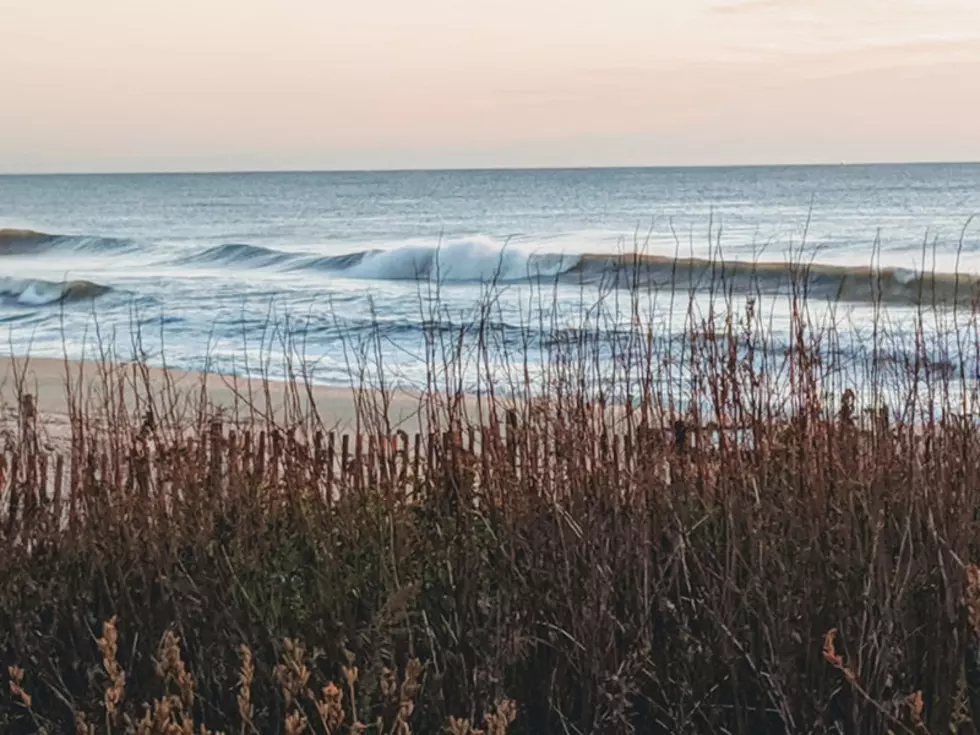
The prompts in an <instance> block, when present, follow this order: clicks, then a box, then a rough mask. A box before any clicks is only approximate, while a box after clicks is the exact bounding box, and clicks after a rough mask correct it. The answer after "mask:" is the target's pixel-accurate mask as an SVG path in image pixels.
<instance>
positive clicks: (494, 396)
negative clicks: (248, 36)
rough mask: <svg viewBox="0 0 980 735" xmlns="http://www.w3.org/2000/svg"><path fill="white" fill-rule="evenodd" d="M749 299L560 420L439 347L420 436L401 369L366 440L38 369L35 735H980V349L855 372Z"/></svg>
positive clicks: (253, 406)
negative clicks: (979, 386) (775, 330)
mask: <svg viewBox="0 0 980 735" xmlns="http://www.w3.org/2000/svg"><path fill="white" fill-rule="evenodd" d="M631 296H632V298H633V299H634V304H635V305H637V306H635V308H639V306H638V305H639V304H640V303H641V299H642V297H643V295H642V294H637V293H634V294H632V295H631ZM718 296H719V308H718V310H717V311H712V313H710V314H704V313H703V312H698V311H697V310H696V309H695V307H694V306H693V304H691V305H687V306H686V307H684V308H687V309H688V313H689V316H690V318H689V320H688V333H687V335H686V338H685V339H684V340H682V341H680V342H677V341H674V342H671V343H670V344H673V345H675V347H673V348H670V349H669V350H667V351H666V352H664V351H662V350H661V348H660V347H658V346H657V345H658V344H660V343H657V342H655V340H654V339H653V335H652V333H650V332H647V331H644V330H633V331H631V332H629V333H628V334H625V335H624V334H623V333H621V332H616V333H615V334H614V335H613V337H608V336H607V333H606V332H604V331H603V330H602V329H600V328H599V326H598V324H597V323H596V322H592V324H593V326H592V327H588V326H586V327H583V328H582V329H579V330H578V331H576V332H575V333H574V335H573V337H572V338H569V339H566V340H563V341H555V342H553V343H550V344H549V346H548V349H547V350H546V351H545V354H546V356H547V360H546V365H545V366H544V370H543V371H542V373H543V376H544V377H543V378H542V379H543V380H544V385H543V389H542V388H541V386H538V389H535V390H533V391H532V389H531V387H530V386H531V384H532V383H533V381H532V380H531V379H530V378H528V379H527V380H525V381H524V382H523V383H522V382H521V381H520V379H519V376H520V375H521V374H522V369H523V372H524V374H525V375H526V374H527V373H528V369H527V366H526V364H522V356H521V352H520V349H519V348H518V349H515V348H514V347H513V346H507V347H505V348H501V347H499V346H495V344H494V341H493V338H492V334H489V332H488V333H487V334H485V335H484V333H483V332H482V331H481V323H482V324H485V323H486V322H481V321H480V320H479V319H477V320H476V321H474V322H473V323H470V324H467V325H466V326H465V327H461V328H460V329H461V330H462V329H465V330H467V333H468V334H469V335H476V339H475V343H476V345H477V347H476V350H475V351H474V352H468V353H465V354H464V351H463V350H462V349H461V347H460V345H462V344H463V342H464V340H463V339H462V336H459V338H458V339H454V337H453V335H452V334H446V332H445V331H439V332H438V333H436V332H433V334H432V336H431V342H430V349H428V350H427V352H426V359H427V361H428V363H429V380H428V382H427V385H426V386H424V387H423V389H422V390H419V391H418V392H417V393H416V394H413V396H412V398H411V401H412V402H414V403H415V405H416V406H417V411H416V413H415V414H413V415H414V416H416V417H425V421H424V422H423V421H421V420H419V421H418V422H417V423H415V424H412V425H407V424H405V423H404V421H401V422H395V423H393V422H392V421H391V417H390V410H391V408H392V405H393V403H392V401H393V400H394V398H393V396H394V395H395V394H394V392H393V389H391V388H390V387H386V386H385V384H384V382H383V380H380V378H382V377H383V375H384V366H383V364H382V363H381V362H380V361H379V360H375V359H374V358H372V353H371V352H370V350H367V351H361V352H359V353H357V354H359V355H360V358H359V360H360V361H361V363H360V364H361V367H362V368H363V369H361V370H360V371H357V370H355V371H352V374H354V375H357V376H360V378H361V379H363V380H364V381H365V382H364V383H363V384H361V385H355V386H354V388H355V390H354V391H352V392H350V394H349V397H348V401H349V406H348V408H346V409H344V410H345V411H347V412H348V414H349V416H350V417H353V421H347V422H346V423H345V427H344V428H338V426H336V425H335V424H334V423H332V421H331V417H332V416H333V415H334V413H335V412H338V411H340V407H339V403H338V401H339V400H340V398H339V396H338V395H336V394H333V397H332V398H331V401H333V402H332V403H331V402H329V401H328V402H326V403H325V402H324V401H323V400H322V396H323V393H322V389H319V388H317V387H316V386H314V385H312V383H311V382H310V381H309V380H308V377H307V376H304V375H303V374H302V373H298V374H295V375H293V376H292V377H289V378H287V380H286V381H284V382H281V383H274V382H273V381H271V380H269V379H268V378H264V379H263V378H261V377H260V378H257V379H253V380H251V381H246V382H245V383H243V384H241V385H239V384H238V383H235V384H234V385H235V389H234V390H231V392H230V393H229V390H230V389H229V388H228V380H229V379H227V378H223V379H221V380H222V381H223V382H222V385H224V388H223V389H222V390H224V391H225V392H224V393H222V396H221V400H220V401H218V400H215V393H214V390H213V387H209V385H212V386H213V382H212V383H211V384H209V383H208V382H207V381H206V380H204V379H203V378H200V379H199V380H198V381H197V382H195V381H194V380H193V379H192V380H191V383H190V385H188V384H186V383H184V384H180V383H179V381H176V380H175V379H174V378H173V375H174V374H173V373H168V372H166V371H161V370H158V369H155V368H151V367H149V366H148V365H146V364H145V363H143V362H141V361H139V360H136V361H135V362H131V363H128V364H127V365H125V366H124V367H123V369H120V368H119V366H118V365H115V366H114V365H113V363H112V362H111V361H109V360H107V361H104V362H99V361H97V362H96V363H94V366H93V365H90V366H89V367H88V368H87V370H88V372H87V373H83V372H82V369H83V368H82V366H81V365H80V364H77V363H71V362H70V361H65V362H63V363H57V362H55V363H50V362H49V363H44V364H35V366H34V368H33V370H34V372H33V373H32V372H31V370H32V368H31V366H30V364H24V363H17V365H19V367H15V366H11V365H8V367H7V370H8V374H9V375H10V376H11V385H12V388H11V389H10V392H9V393H8V396H10V397H11V398H10V400H8V403H9V404H10V405H8V406H7V408H8V409H9V418H10V420H9V421H8V423H7V424H6V427H7V428H6V435H5V437H4V443H5V447H4V453H3V455H2V456H3V459H2V462H0V474H2V476H3V479H2V481H0V490H2V494H0V529H2V531H0V541H2V546H3V548H2V549H0V662H2V663H3V665H4V668H5V673H6V681H5V682H4V687H3V690H2V691H0V729H2V731H3V732H11V733H17V732H24V733H28V732H30V733H33V732H49V733H60V732H78V733H125V732H133V733H184V732H186V733H191V732H219V731H220V732H225V733H299V732H316V733H331V734H333V733H348V732H372V733H375V732H377V733H382V732H383V733H409V732H415V733H434V732H452V733H476V732H485V733H504V732H510V733H627V732H655V733H703V732H729V733H797V732H811V733H831V732H848V733H882V734H884V733H890V732H902V733H925V732H930V733H937V734H938V733H943V734H945V733H950V732H968V731H975V726H974V720H975V718H978V717H980V569H978V568H977V567H975V566H973V563H974V562H977V561H980V517H978V509H980V473H978V472H977V471H976V468H977V467H978V466H980V426H978V424H977V422H976V421H975V420H974V417H975V411H974V407H975V405H976V403H975V401H976V396H975V394H974V393H973V392H972V388H970V384H969V376H972V375H975V372H976V371H975V370H974V369H972V368H971V364H972V363H971V362H970V360H971V358H970V355H975V354H976V350H975V348H974V347H970V345H974V344H976V339H975V332H971V331H970V330H971V325H972V324H974V322H973V321H972V319H973V318H972V316H971V315H970V314H966V319H965V321H960V322H956V324H955V328H954V329H951V330H946V331H941V330H938V331H936V330H934V331H932V332H930V331H928V330H927V329H926V323H927V322H926V320H927V319H928V320H933V322H935V321H936V320H939V319H941V318H945V317H942V316H941V315H940V314H939V312H934V311H930V310H928V309H926V308H924V307H922V308H921V309H920V312H919V313H920V314H921V315H922V319H921V320H920V321H919V322H918V325H919V326H918V327H917V328H916V329H915V330H914V331H913V333H912V336H911V348H910V350H909V351H908V352H906V353H903V357H902V358H901V359H896V357H895V354H896V353H895V351H894V349H892V346H889V345H885V344H884V343H883V342H879V341H878V340H877V338H875V339H874V340H871V341H869V343H868V344H867V345H866V347H867V349H866V351H865V352H863V353H861V357H860V362H859V364H858V365H857V368H856V369H855V370H853V371H850V372H846V373H845V372H841V371H840V370H837V369H835V367H834V365H832V364H830V363H829V362H828V357H827V355H828V345H833V344H835V339H836V337H837V336H839V332H837V331H835V325H834V323H832V322H827V321H824V322H821V323H820V325H819V327H816V326H814V323H815V322H814V320H813V319H812V318H811V316H810V310H809V306H808V303H807V299H806V294H805V292H804V291H802V290H801V291H799V292H794V293H793V294H791V295H790V297H789V309H788V313H789V315H790V316H789V319H790V327H789V330H788V334H789V335H790V336H791V339H790V341H789V343H788V344H782V343H780V344H779V346H778V349H777V348H776V345H777V340H776V339H775V337H774V336H773V334H772V331H771V328H770V327H769V326H768V322H767V320H766V317H765V316H764V315H763V314H762V312H761V310H760V309H759V308H758V307H757V305H756V304H755V302H754V301H753V300H751V299H750V300H749V302H748V303H747V304H741V305H738V304H735V302H734V301H733V300H732V299H731V298H730V295H726V294H725V292H724V288H723V284H722V286H721V287H720V290H719V294H718ZM488 303H489V301H488ZM699 303H702V304H703V300H702V301H701V302H699ZM487 313H488V312H484V316H486V314H487ZM882 314H883V316H882V319H884V312H882ZM882 323H883V322H882ZM582 324H585V325H588V324H590V322H588V320H585V321H583V322H582ZM876 324H877V322H876ZM535 326H540V325H535ZM536 333H538V332H536ZM875 334H876V335H877V334H878V332H877V331H876V332H875ZM937 334H939V335H940V336H939V337H937V336H936V335H937ZM606 340H611V341H609V342H607V341H606ZM937 340H944V341H943V342H941V343H940V342H938V341H937ZM944 345H946V346H947V347H950V346H955V347H957V349H956V351H955V355H956V357H955V358H953V357H951V355H953V354H954V353H953V350H952V349H945V350H944V348H943V346H944ZM675 350H676V351H675ZM936 355H940V356H941V359H938V362H941V363H942V364H941V365H940V367H939V368H937V357H936ZM944 360H945V362H942V361H944ZM355 361H356V360H355ZM501 362H508V364H509V365H511V366H512V367H513V368H515V373H516V375H518V379H517V380H515V382H514V383H513V384H511V385H509V386H507V388H508V390H503V389H502V388H499V379H498V378H497V373H496V372H495V371H496V368H495V367H491V366H496V365H499V364H501ZM610 364H611V365H620V366H622V367H621V368H616V369H615V370H613V371H611V372H610V370H609V369H608V366H609V365H610ZM473 365H476V366H485V368H484V370H483V372H482V373H481V374H482V375H483V378H484V379H483V380H482V381H481V382H480V383H479V390H477V391H469V390H465V391H464V390H463V388H462V386H463V385H464V380H463V377H462V376H463V372H464V371H465V370H469V369H471V368H472V366H473ZM677 366H683V367H684V372H683V375H682V376H681V377H677V376H676V375H675V373H674V372H673V369H674V368H676V367H677ZM58 371H60V373H59V372H58ZM42 372H43V373H44V375H41V378H40V379H39V378H38V375H39V373H42ZM58 374H60V375H62V376H63V378H64V379H63V380H62V381H61V382H62V391H61V395H60V398H59V400H60V401H61V403H60V404H58V405H61V406H63V413H62V419H63V422H62V423H63V432H62V435H61V437H60V440H58V441H55V440H53V439H52V438H51V437H50V436H49V432H48V431H47V428H46V424H45V420H46V417H47V415H48V414H51V413H52V412H54V411H55V409H54V406H55V403H54V399H53V398H52V396H51V395H50V392H51V391H52V390H53V385H54V381H55V378H54V377H53V376H55V375H58ZM854 376H859V377H862V380H863V382H861V383H857V382H854V381H855V377H854ZM183 377H186V376H183ZM192 378H193V376H192ZM212 380H213V376H212ZM39 385H43V386H46V387H45V388H44V390H43V391H42V393H43V395H42V394H39V392H38V390H37V387H38V386H39ZM964 386H965V387H964ZM357 388H363V390H356V389H357ZM318 391H320V392H318ZM229 396H230V397H231V402H230V404H229V403H228V401H229ZM886 397H887V400H888V402H887V403H886V401H885V398H886ZM399 400H407V399H404V398H402V399H399ZM271 403H277V406H278V407H277V409H276V410H269V408H268V407H269V405H270V404H271ZM403 405H407V404H403ZM39 406H40V407H41V408H40V409H39ZM314 409H316V410H314ZM402 418H404V417H402ZM345 437H346V438H345ZM8 666H9V668H7V667H8ZM977 721H978V722H980V720H977Z"/></svg>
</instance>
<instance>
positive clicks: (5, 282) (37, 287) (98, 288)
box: [0, 276, 112, 306]
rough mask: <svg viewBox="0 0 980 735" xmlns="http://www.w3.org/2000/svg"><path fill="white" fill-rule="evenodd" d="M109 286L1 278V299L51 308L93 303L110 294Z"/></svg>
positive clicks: (18, 303) (80, 281)
mask: <svg viewBox="0 0 980 735" xmlns="http://www.w3.org/2000/svg"><path fill="white" fill-rule="evenodd" d="M111 291H112V289H111V288H110V287H109V286H103V285H102V284H99V283H93V282H92V281H85V280H79V281H60V282H58V281H46V280H43V279H40V278H11V277H9V276H4V277H0V299H2V300H4V301H8V302H13V303H15V304H17V305H19V306H51V305H54V304H68V303H75V302H80V301H92V300H94V299H97V298H99V297H101V296H105V295H106V294H108V293H110V292H111Z"/></svg>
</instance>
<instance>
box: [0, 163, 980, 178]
mask: <svg viewBox="0 0 980 735" xmlns="http://www.w3.org/2000/svg"><path fill="white" fill-rule="evenodd" d="M976 165H980V160H911V161H898V160H882V161H840V162H837V163H830V162H812V161H811V162H805V163H731V164H679V165H665V164H653V165H645V164H637V165H595V166H450V167H446V166H439V167H433V168H425V167H396V168H322V169H318V168H309V169H307V168H243V169H233V168H229V169H206V168H202V169H170V170H147V169H129V170H127V169H117V170H105V171H98V170H93V171H0V177H15V176H16V177H28V176H38V177H41V176H209V175H210V176H215V175H229V174H231V175H257V174H382V173H384V174H406V173H490V172H498V173H508V172H509V173H524V172H537V171H542V172H548V171H554V172H561V171H575V172H584V171H683V170H708V171H711V170H722V171H723V170H735V169H764V168H848V167H855V168H856V167H870V166H880V167H886V166H976Z"/></svg>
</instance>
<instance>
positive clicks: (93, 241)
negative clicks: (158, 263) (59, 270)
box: [0, 228, 135, 256]
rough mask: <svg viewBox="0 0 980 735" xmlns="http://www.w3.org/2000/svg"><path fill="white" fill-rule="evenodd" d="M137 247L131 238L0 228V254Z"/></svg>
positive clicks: (117, 249) (110, 250) (114, 249)
mask: <svg viewBox="0 0 980 735" xmlns="http://www.w3.org/2000/svg"><path fill="white" fill-rule="evenodd" d="M133 247H135V245H134V243H132V242H131V241H130V240H123V239H120V238H116V237H98V236H90V235H53V234H50V233H47V232H38V231H37V230H23V229H11V228H8V229H0V256H3V255H34V254H38V253H43V252H45V251H48V250H62V251H63V250H69V251H74V252H91V253H99V252H119V251H121V250H128V249H131V248H133Z"/></svg>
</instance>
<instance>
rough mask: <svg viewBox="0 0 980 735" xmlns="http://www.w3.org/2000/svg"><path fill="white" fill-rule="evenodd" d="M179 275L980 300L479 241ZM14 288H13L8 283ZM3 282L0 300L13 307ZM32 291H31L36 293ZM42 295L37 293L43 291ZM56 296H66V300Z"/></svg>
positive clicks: (280, 257) (48, 237)
mask: <svg viewBox="0 0 980 735" xmlns="http://www.w3.org/2000/svg"><path fill="white" fill-rule="evenodd" d="M133 247H136V245H135V243H133V242H132V241H128V240H121V239H114V238H101V237H86V236H81V235H67V236H66V235H52V234H48V233H44V232H37V231H34V230H18V229H0V256H3V255H7V254H24V253H39V252H45V251H46V250H50V249H55V250H57V251H58V252H61V251H63V249H70V250H71V251H77V250H83V251H86V252H118V251H119V250H120V249H126V248H133ZM170 262H171V263H172V264H174V265H178V266H185V267H200V266H207V267H215V266H221V267H229V268H242V269H275V270H279V271H286V272H290V273H311V274H327V275H333V276H336V277H342V278H352V279H368V280H381V281H415V280H439V281H442V282H456V283H488V282H496V283H514V282H521V281H527V280H536V279H544V280H553V281H557V282H559V283H566V284H578V285H582V284H587V285H588V284H591V285H603V286H606V287H611V288H617V287H618V288H623V287H638V288H645V289H655V290H668V291H669V290H671V289H674V290H677V291H687V290H694V291H704V290H707V289H714V290H715V292H716V293H733V294H740V295H745V296H750V295H755V294H788V293H789V292H790V290H791V289H792V288H793V287H794V285H795V286H796V287H797V288H799V289H800V291H801V292H804V293H805V294H806V295H807V296H808V297H810V298H821V299H830V300H835V301H842V302H852V303H864V304H871V303H876V302H880V303H888V304H897V305H909V306H914V305H920V304H921V305H924V306H929V305H932V304H936V305H948V304H952V303H959V304H972V303H974V302H976V301H977V300H978V299H980V276H977V275H972V274H965V273H960V274H955V273H932V272H918V271H914V270H909V269H904V268H897V267H883V268H871V267H869V266H852V265H835V264H829V263H814V264H805V265H801V264H795V263H790V262H785V261H784V262H776V261H771V262H751V261H727V262H722V261H715V260H709V259H704V258H673V257H670V256H665V255H646V254H631V253H619V254H617V253H584V254H561V253H536V252H528V251H527V250H522V249H520V248H517V247H506V246H503V245H501V244H500V242H499V241H496V240H494V239H492V238H489V237H481V236H475V237H471V238H469V239H465V240H460V241H456V242H452V243H449V244H444V245H441V246H438V247H437V246H429V245H416V244H406V245H401V246H398V247H391V248H383V249H382V248H373V249H365V250H359V251H356V252H350V253H345V254H337V255H320V254H316V253H311V252H298V251H294V250H289V251H287V250H279V249H276V248H270V247H264V246H260V245H250V244H247V243H226V244H222V245H217V246H214V247H210V248H207V249H204V250H202V251H200V252H197V253H194V254H189V255H182V256H180V258H179V259H178V260H177V261H170ZM11 282H12V281H11V279H9V278H8V279H7V280H6V283H7V284H9V283H11ZM4 283H5V281H4V280H2V277H0V287H2V288H3V289H4V290H3V292H2V294H0V295H3V296H5V297H6V298H7V299H10V298H11V297H12V294H11V289H12V288H13V287H11V286H9V285H7V286H3V284H4ZM18 283H21V284H30V283H34V284H36V285H35V286H33V287H29V286H28V285H24V286H23V287H21V288H20V290H19V291H18V292H17V293H16V294H13V296H14V297H16V298H17V299H18V300H20V301H21V302H22V303H50V302H51V301H52V300H53V301H65V300H74V299H77V298H89V297H90V295H94V296H99V295H101V294H102V293H104V292H105V290H106V289H105V287H102V286H99V285H97V284H92V283H89V282H87V281H74V282H70V283H69V284H68V285H67V287H68V290H67V291H65V292H63V293H61V292H58V291H57V290H56V289H57V288H61V286H60V285H58V284H51V283H49V282H46V281H33V282H31V281H19V282H18ZM32 289H33V290H32ZM39 289H40V290H39ZM58 293H61V295H60V296H59V295H58Z"/></svg>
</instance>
